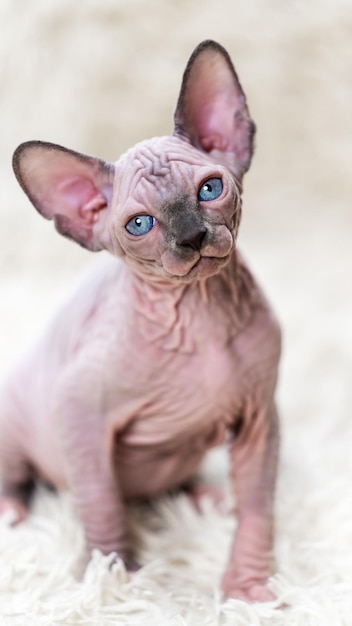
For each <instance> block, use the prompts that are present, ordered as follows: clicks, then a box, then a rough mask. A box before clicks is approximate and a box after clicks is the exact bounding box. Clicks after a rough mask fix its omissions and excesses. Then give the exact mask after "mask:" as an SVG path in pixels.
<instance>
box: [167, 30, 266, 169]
mask: <svg viewBox="0 0 352 626" xmlns="http://www.w3.org/2000/svg"><path fill="white" fill-rule="evenodd" d="M174 120H175V130H174V135H176V136H178V137H181V138H183V139H185V140H186V141H189V142H190V143H191V144H192V145H193V146H195V147H196V148H198V149H199V150H202V151H203V152H206V153H208V154H209V155H210V156H212V157H214V158H215V159H216V160H217V162H218V163H221V164H222V165H226V166H227V167H228V168H229V169H230V170H231V171H232V172H233V174H234V175H235V176H236V177H237V178H239V179H241V178H242V176H243V174H244V173H245V172H246V171H247V170H248V168H249V166H250V162H251V158H252V154H253V144H254V134H255V124H254V122H253V121H252V120H251V118H250V115H249V111H248V107H247V103H246V97H245V95H244V92H243V90H242V87H241V85H240V82H239V80H238V78H237V74H236V72H235V68H234V66H233V64H232V61H231V59H230V57H229V55H228V53H227V52H226V50H225V49H224V48H223V47H222V46H220V45H219V44H218V43H216V42H215V41H210V40H208V41H203V43H201V44H200V45H199V46H198V47H197V48H196V49H195V50H194V52H193V54H192V56H191V58H190V59H189V61H188V64H187V67H186V70H185V72H184V75H183V81H182V86H181V92H180V95H179V99H178V102H177V106H176V111H175V117H174Z"/></svg>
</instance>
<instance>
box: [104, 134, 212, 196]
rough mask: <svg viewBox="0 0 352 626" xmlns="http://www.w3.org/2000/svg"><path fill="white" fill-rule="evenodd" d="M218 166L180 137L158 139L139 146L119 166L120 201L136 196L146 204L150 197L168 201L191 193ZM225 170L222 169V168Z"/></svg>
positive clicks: (129, 151) (122, 159) (121, 160)
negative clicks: (152, 195)
mask: <svg viewBox="0 0 352 626" xmlns="http://www.w3.org/2000/svg"><path fill="white" fill-rule="evenodd" d="M211 169H219V167H218V166H216V164H215V163H214V162H213V161H212V160H211V159H210V158H209V157H207V155H206V154H203V153H201V152H200V151H198V150H197V149H196V148H194V147H193V146H191V145H189V144H188V143H187V142H185V141H183V140H181V139H178V138H177V137H157V138H154V139H149V140H147V141H143V142H141V143H139V144H136V145H135V146H134V147H133V148H131V149H130V150H128V152H126V153H125V154H124V155H122V157H120V159H119V161H117V163H116V179H115V182H116V187H117V188H118V195H119V199H120V201H121V200H122V201H123V200H125V201H126V200H127V198H128V197H131V196H133V197H134V200H135V201H137V202H145V201H146V200H147V199H148V197H149V196H150V194H154V197H156V196H161V197H162V198H164V199H165V200H167V199H168V198H170V197H173V196H179V195H180V192H183V193H184V192H190V191H192V190H194V186H195V184H196V183H197V181H198V179H199V178H201V177H202V174H203V173H204V175H206V173H207V172H208V171H209V170H211ZM221 169H222V168H221Z"/></svg>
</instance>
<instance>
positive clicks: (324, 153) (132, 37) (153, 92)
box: [0, 0, 352, 626]
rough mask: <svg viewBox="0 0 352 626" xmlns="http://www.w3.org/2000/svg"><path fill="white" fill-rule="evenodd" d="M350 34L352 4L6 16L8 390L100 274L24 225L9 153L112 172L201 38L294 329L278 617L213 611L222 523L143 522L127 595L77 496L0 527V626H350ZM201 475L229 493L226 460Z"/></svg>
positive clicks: (225, 605) (120, 6)
mask: <svg viewBox="0 0 352 626" xmlns="http://www.w3.org/2000/svg"><path fill="white" fill-rule="evenodd" d="M351 29H352V8H351V5H350V3H348V2H344V0H336V1H335V0H334V1H332V0H312V1H311V2H309V3H308V2H305V3H303V2H302V3H301V2H295V3H294V2H290V3H285V6H284V5H281V4H280V3H277V2H276V1H275V0H266V2H262V1H261V0H254V1H253V2H246V0H237V1H236V2H234V1H233V0H223V1H222V2H221V3H220V2H217V1H215V0H203V1H202V2H200V0H195V1H194V2H192V3H189V2H186V0H180V1H178V2H171V1H170V2H168V1H167V0H150V1H148V2H143V0H139V1H138V0H132V1H131V2H127V0H104V2H100V0H86V1H85V2H84V3H78V2H77V3H72V2H70V0H51V1H50V2H45V0H35V1H34V2H32V3H30V4H28V3H25V2H13V1H11V0H3V1H2V2H1V6H0V74H1V80H0V99H1V111H0V137H1V142H0V175H1V185H0V212H1V220H0V229H1V246H0V316H1V318H0V320H1V323H0V347H1V350H0V374H1V376H2V375H5V372H6V371H7V369H8V368H9V367H10V365H11V362H12V361H13V360H14V359H15V358H16V355H17V353H18V352H20V351H21V350H22V348H23V346H24V345H25V344H26V343H27V342H28V341H30V340H32V337H33V335H35V334H38V333H40V331H41V329H42V327H43V326H44V325H45V323H46V320H47V319H48V317H50V315H51V313H52V312H53V311H54V309H55V308H56V306H57V304H58V302H59V301H60V300H61V299H62V297H64V296H65V294H66V293H67V290H68V288H69V285H70V288H71V283H72V281H75V280H76V276H77V275H78V274H79V273H80V270H81V269H82V268H85V267H86V266H87V265H89V264H90V263H91V262H94V258H92V257H89V255H88V253H86V252H84V251H82V250H79V249H78V247H75V246H74V245H73V244H72V243H70V242H68V241H64V240H63V239H60V238H59V236H58V235H57V234H55V233H54V229H53V228H52V225H51V224H47V223H45V222H44V220H41V218H40V217H39V216H38V215H37V214H36V213H35V211H34V210H33V209H31V208H30V206H29V203H28V202H27V201H26V199H25V197H24V196H23V194H22V193H21V191H20V190H19V189H18V187H17V185H16V182H15V180H14V177H13V175H12V172H11V165H10V163H11V155H12V152H13V150H14V148H15V147H16V145H17V144H18V143H20V142H22V141H25V140H27V139H35V138H37V139H43V140H48V141H53V142H56V143H61V144H63V145H66V146H67V147H70V148H73V149H76V150H80V151H82V152H86V153H88V154H89V153H91V154H94V155H97V156H101V157H103V158H106V159H112V160H113V159H114V158H117V157H118V155H119V154H120V153H121V152H123V151H124V150H125V149H126V148H127V147H128V146H129V145H131V144H132V143H134V142H135V141H136V140H139V139H144V138H147V137H149V136H151V135H153V134H155V135H157V134H167V133H168V132H169V131H170V130H171V120H172V113H173V109H174V106H175V102H176V98H177V94H178V88H179V84H180V80H181V74H182V71H183V68H184V65H185V63H186V61H187V59H188V56H189V54H190V52H191V51H192V50H193V48H194V47H195V45H196V44H197V43H198V42H199V41H201V40H202V39H204V38H207V37H212V38H214V39H217V40H218V41H220V42H221V43H222V44H223V45H225V46H226V47H227V49H228V50H229V52H230V53H231V56H232V58H233V60H234V62H235V64H236V67H237V69H238V71H239V75H240V78H241V81H242V83H243V86H244V88H245V90H246V92H247V95H248V100H249V105H250V109H251V112H252V114H253V117H254V118H255V120H256V122H257V124H258V129H259V132H258V149H257V154H256V156H255V159H254V164H253V167H252V170H251V171H250V172H249V174H248V175H247V178H246V179H245V192H244V215H243V224H242V227H241V229H240V235H239V245H240V247H241V249H242V250H243V252H244V253H245V255H246V257H247V258H248V259H249V260H250V262H251V263H250V264H251V266H252V268H253V269H254V271H255V273H256V275H257V276H258V277H259V279H260V280H261V282H262V283H263V285H264V287H265V289H266V291H267V293H268V295H269V297H270V298H271V300H272V302H273V305H274V307H275V309H276V311H277V312H278V315H279V318H280V320H281V323H282V326H283V330H284V355H283V361H282V366H281V377H280V383H279V389H278V400H279V406H280V413H281V425H282V446H281V459H280V468H279V479H278V489H277V498H276V512H275V514H276V535H275V559H276V564H275V566H274V567H273V577H272V580H271V587H272V589H273V590H274V591H275V592H276V594H277V596H278V602H277V604H267V605H265V604H258V605H248V604H245V603H243V602H239V601H236V600H228V601H226V602H223V600H222V599H221V596H220V593H219V588H218V583H219V580H220V576H221V572H222V569H223V566H224V563H225V560H226V556H227V551H228V546H229V541H230V537H231V533H232V532H233V529H234V526H235V524H236V520H235V518H234V516H233V515H232V514H231V512H230V511H229V510H228V508H229V507H228V508H226V507H225V508H224V509H223V510H221V511H219V510H217V509H216V508H214V506H213V505H212V503H211V502H210V501H208V500H207V499H206V498H205V499H204V501H203V502H202V513H201V514H200V513H198V512H196V511H195V510H194V508H193V507H192V505H191V503H190V502H189V501H188V499H187V497H186V496H184V495H182V496H181V495H180V496H179V497H175V498H171V497H170V498H168V497H165V498H163V499H162V500H160V501H157V502H153V503H151V504H150V506H148V507H147V506H143V507H142V506H137V505H136V506H133V507H131V508H130V520H131V530H132V534H133V541H134V545H135V546H136V550H137V552H138V556H139V558H140V560H141V562H142V563H143V564H144V567H143V568H142V569H141V570H140V571H139V572H137V573H136V574H135V575H134V576H133V578H131V579H129V578H128V577H127V575H126V573H125V571H124V568H123V567H122V565H120V564H116V565H114V566H113V567H112V568H110V567H109V564H110V559H109V558H105V557H102V556H101V555H100V554H98V553H95V554H93V555H92V557H90V555H88V554H87V552H86V548H85V544H84V539H83V534H82V529H81V526H80V524H79V522H78V521H77V519H76V518H75V514H74V511H73V509H72V506H71V502H70V497H69V494H54V493H51V492H48V491H46V490H45V489H44V488H43V489H40V490H39V491H38V493H37V494H36V498H35V501H34V504H33V510H32V515H31V516H30V517H29V519H28V521H26V522H25V523H24V524H22V525H21V526H18V527H16V528H11V527H10V525H9V523H10V521H11V520H10V518H9V516H3V517H2V518H1V519H0V624H1V626H7V625H9V626H17V625H18V626H32V625H33V626H34V625H35V626H49V625H50V626H56V625H58V626H59V625H60V626H61V625H70V626H71V625H72V626H79V625H81V624H82V625H84V626H88V625H92V626H93V625H94V626H110V625H121V626H122V625H123V626H137V625H140V624H143V625H144V624H150V625H151V626H159V625H160V626H198V625H199V626H207V625H209V626H227V625H228V626H230V625H231V626H232V625H236V626H247V625H248V626H254V625H257V626H268V625H269V624H270V625H274V626H283V625H287V626H324V625H326V626H350V625H351V623H352V489H351V482H352V454H351V448H352V420H351V416H350V412H351V409H350V407H351V406H352V385H351V372H352V327H351V319H352V306H351V305H352V303H351V300H352V288H351V276H352V254H351V232H352V211H351V206H350V204H351V195H352V194H351V191H352V189H351V173H350V168H351V162H352V141H351V137H352V121H351V120H352V116H351V101H352V83H351V75H352V57H351ZM48 393H50V390H48ZM0 436H1V434H0ZM205 472H206V473H208V474H209V476H210V479H211V480H213V481H215V482H216V483H217V484H220V485H221V484H225V483H226V455H225V451H224V450H220V451H216V452H215V453H214V454H212V455H211V457H210V458H209V459H208V462H207V464H206V467H205Z"/></svg>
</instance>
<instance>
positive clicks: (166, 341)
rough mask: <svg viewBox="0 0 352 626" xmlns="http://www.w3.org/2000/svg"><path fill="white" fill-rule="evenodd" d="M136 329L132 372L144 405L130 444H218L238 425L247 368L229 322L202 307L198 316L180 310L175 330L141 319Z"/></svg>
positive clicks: (128, 435)
mask: <svg viewBox="0 0 352 626" xmlns="http://www.w3.org/2000/svg"><path fill="white" fill-rule="evenodd" d="M214 317H215V319H214ZM131 321H132V320H131ZM219 324H220V326H219ZM133 326H134V331H133V333H134V334H133V340H134V342H135V343H134V346H135V347H134V351H133V355H134V356H133V357H132V352H131V353H130V355H129V364H130V365H129V367H130V374H131V380H133V382H132V385H131V394H135V396H136V397H138V403H137V406H136V408H135V409H134V414H133V416H131V419H130V421H129V425H128V427H127V428H126V429H125V431H124V436H123V437H124V441H125V443H129V444H133V445H142V446H143V445H148V444H160V445H163V444H167V443H168V442H172V445H175V444H176V443H177V441H179V443H180V444H181V443H182V442H183V441H187V440H188V439H189V438H193V442H194V444H196V439H197V437H198V436H199V435H200V434H201V437H206V438H209V439H211V438H215V439H217V438H218V437H219V436H220V431H223V430H225V429H226V428H227V427H228V426H229V425H230V424H231V423H232V421H233V420H234V418H235V415H236V412H237V411H238V409H239V405H240V402H241V396H242V393H241V390H242V379H241V364H240V362H239V359H238V355H237V351H236V341H235V339H234V338H233V336H232V334H233V333H232V330H231V328H230V326H229V324H228V320H226V319H224V316H221V315H220V316H219V318H218V319H216V315H215V316H214V311H210V312H209V316H208V314H207V311H205V312H204V308H203V310H202V309H201V307H199V310H198V312H196V311H192V310H191V311H188V312H186V311H185V310H183V311H180V310H179V311H178V313H177V315H176V316H175V319H174V323H173V324H170V327H169V328H165V326H164V327H163V326H160V327H158V326H157V325H154V324H151V323H148V322H146V321H145V320H143V321H142V322H141V320H140V319H139V320H138V319H135V323H134V325H133ZM219 429H220V430H219ZM214 443H215V442H214ZM199 445H204V443H203V444H202V443H200V444H199ZM209 445H211V443H209Z"/></svg>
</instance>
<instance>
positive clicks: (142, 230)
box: [13, 41, 255, 282]
mask: <svg viewBox="0 0 352 626" xmlns="http://www.w3.org/2000/svg"><path fill="white" fill-rule="evenodd" d="M174 119H175V128H174V133H173V135H172V136H168V137H159V138H154V139H149V140H147V141H143V142H141V143H139V144H137V145H135V146H134V147H133V148H131V149H130V150H129V151H128V152H126V153H125V154H124V155H122V156H121V157H120V159H119V160H118V161H117V162H116V163H115V164H112V163H106V162H105V161H102V160H101V159H97V158H93V157H89V156H86V155H82V154H80V153H77V152H75V151H72V150H68V149H66V148H63V147H61V146H57V145H55V144H50V143H46V142H41V141H30V142H27V143H24V144H21V145H20V146H19V147H18V148H17V150H16V151H15V154H14V158H13V164H14V170H15V174H16V176H17V179H18V181H19V183H20V185H21V186H22V188H23V189H24V191H25V192H26V194H27V195H28V197H29V198H30V200H31V201H32V203H33V204H34V206H35V207H36V208H37V209H38V211H39V212H40V213H41V214H42V215H43V216H44V217H46V218H47V219H53V220H54V222H55V226H56V228H57V230H58V231H59V232H60V233H61V234H63V235H65V236H67V237H69V238H71V239H73V240H75V241H76V242H78V243H79V244H80V245H82V246H84V247H86V248H88V249H90V250H93V251H97V250H102V249H106V250H109V251H110V252H112V253H113V254H115V255H117V256H122V257H124V258H125V260H126V262H127V263H128V264H129V265H130V266H131V267H132V268H133V269H134V270H135V271H136V272H138V273H139V274H142V275H143V276H145V277H149V278H150V279H162V280H165V279H166V280H172V281H182V282H190V281H192V280H198V279H203V278H207V277H208V276H211V275H213V274H215V273H216V272H218V271H219V269H221V268H222V267H223V266H224V265H225V264H226V263H227V262H228V260H229V258H230V255H231V252H232V250H233V248H234V245H235V238H236V234H237V228H238V224H239V220H240V213H241V181H242V177H243V174H244V173H245V172H246V171H247V169H248V168H249V165H250V161H251V157H252V153H253V140H254V132H255V126H254V123H253V121H252V120H251V118H250V116H249V112H248V108H247V105H246V98H245V96H244V93H243V91H242V88H241V85H240V83H239V81H238V78H237V75H236V72H235V70H234V67H233V65H232V62H231V60H230V57H229V56H228V54H227V52H226V51H225V50H224V48H222V47H221V46H220V45H219V44H217V43H215V42H213V41H205V42H203V43H202V44H200V45H199V46H198V47H197V48H196V50H195V51H194V52H193V54H192V56H191V58H190V60H189V62H188V64H187V67H186V70H185V73H184V76H183V82H182V86H181V92H180V95H179V99H178V102H177V106H176V112H175V117H174Z"/></svg>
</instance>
